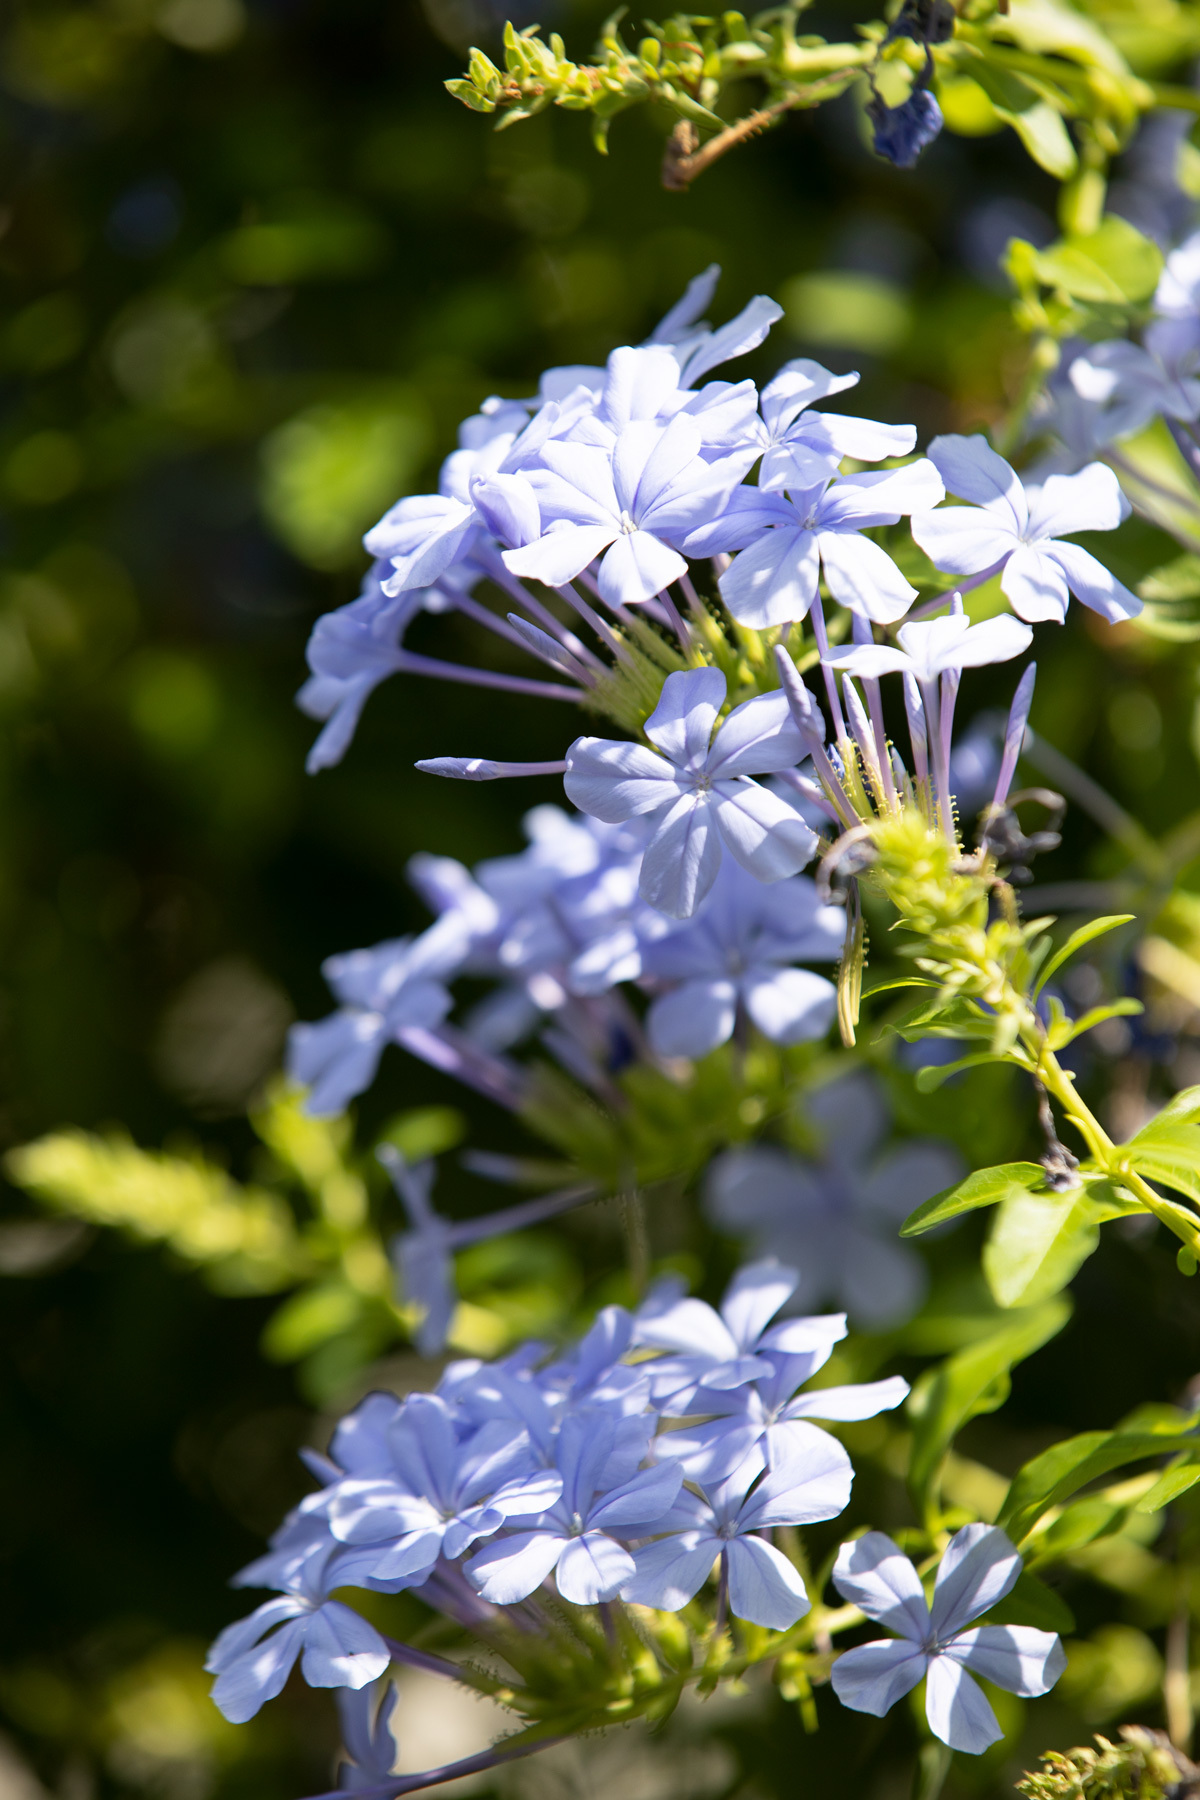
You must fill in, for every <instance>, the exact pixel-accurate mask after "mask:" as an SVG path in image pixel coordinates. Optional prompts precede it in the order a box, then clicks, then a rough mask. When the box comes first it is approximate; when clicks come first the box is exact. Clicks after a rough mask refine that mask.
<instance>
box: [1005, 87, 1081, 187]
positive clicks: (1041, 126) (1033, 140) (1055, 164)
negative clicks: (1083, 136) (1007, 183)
mask: <svg viewBox="0 0 1200 1800" xmlns="http://www.w3.org/2000/svg"><path fill="white" fill-rule="evenodd" d="M996 110H997V112H998V113H999V115H1000V117H1001V118H1002V119H1005V120H1006V122H1007V123H1008V124H1009V125H1011V126H1012V128H1013V130H1014V131H1015V132H1016V134H1017V136H1018V137H1019V138H1020V140H1021V142H1022V144H1023V145H1024V146H1025V149H1026V151H1027V153H1028V154H1029V155H1030V156H1031V157H1032V158H1033V160H1034V162H1035V163H1037V165H1038V167H1039V168H1041V169H1045V171H1046V173H1047V174H1048V175H1053V176H1054V179H1055V180H1056V181H1066V180H1068V179H1069V177H1070V176H1072V175H1074V173H1075V171H1076V169H1077V168H1078V167H1079V159H1078V157H1077V156H1076V154H1075V146H1074V144H1073V143H1072V142H1071V134H1070V133H1069V132H1068V130H1067V128H1066V126H1065V125H1064V124H1063V122H1062V118H1061V116H1060V115H1059V114H1058V113H1057V112H1055V110H1054V108H1053V107H1052V106H1051V105H1050V103H1049V101H1048V100H1041V101H1039V102H1038V104H1037V105H1036V106H1031V107H1028V108H1027V109H1026V110H1025V111H1024V112H1014V113H1010V112H1008V111H1006V109H1004V108H1002V107H997V109H996Z"/></svg>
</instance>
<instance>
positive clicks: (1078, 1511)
mask: <svg viewBox="0 0 1200 1800" xmlns="http://www.w3.org/2000/svg"><path fill="white" fill-rule="evenodd" d="M1128 1517H1129V1507H1128V1506H1124V1505H1121V1504H1120V1502H1118V1501H1116V1500H1107V1499H1106V1498H1105V1497H1104V1495H1103V1494H1089V1495H1088V1496H1087V1497H1086V1499H1083V1500H1076V1501H1074V1502H1073V1503H1072V1505H1070V1506H1067V1507H1064V1509H1063V1511H1062V1512H1061V1513H1060V1514H1059V1516H1058V1518H1057V1519H1054V1520H1052V1521H1051V1523H1050V1524H1049V1525H1047V1526H1046V1528H1045V1530H1044V1531H1039V1532H1037V1533H1036V1534H1035V1535H1034V1536H1033V1537H1032V1538H1031V1539H1030V1540H1029V1554H1030V1555H1031V1557H1032V1558H1034V1559H1035V1560H1036V1561H1037V1562H1039V1563H1041V1562H1050V1561H1052V1560H1057V1559H1058V1558H1059V1557H1062V1556H1069V1555H1070V1554H1071V1552H1072V1551H1073V1550H1082V1549H1083V1547H1084V1545H1085V1544H1094V1543H1095V1542H1096V1541H1097V1539H1098V1538H1102V1537H1111V1536H1112V1534H1113V1533H1114V1532H1117V1531H1120V1529H1121V1527H1122V1526H1123V1525H1124V1524H1125V1522H1126V1520H1127V1519H1128Z"/></svg>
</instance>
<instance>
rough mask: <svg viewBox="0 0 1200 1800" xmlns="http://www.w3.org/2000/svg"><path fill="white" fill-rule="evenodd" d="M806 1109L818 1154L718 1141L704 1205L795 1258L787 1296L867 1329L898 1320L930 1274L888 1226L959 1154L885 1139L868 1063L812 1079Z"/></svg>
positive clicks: (933, 1187)
mask: <svg viewBox="0 0 1200 1800" xmlns="http://www.w3.org/2000/svg"><path fill="white" fill-rule="evenodd" d="M805 1113H806V1117H807V1120H808V1122H809V1123H811V1124H812V1125H813V1126H815V1127H816V1129H817V1131H818V1132H819V1133H820V1139H821V1145H820V1150H819V1152H818V1153H817V1154H816V1155H815V1156H805V1157H803V1158H801V1157H799V1156H796V1155H794V1154H793V1153H792V1152H791V1151H789V1150H785V1149H783V1148H782V1147H781V1146H779V1145H776V1144H746V1145H739V1146H737V1147H736V1148H735V1149H732V1150H726V1151H725V1152H723V1154H722V1155H721V1156H719V1157H718V1158H717V1159H716V1161H715V1162H714V1163H713V1165H712V1167H711V1168H710V1170H709V1172H708V1177H707V1180H706V1184H705V1196H704V1200H705V1210H706V1211H707V1213H708V1216H709V1218H710V1219H712V1221H713V1223H714V1224H716V1225H719V1226H720V1227H721V1229H722V1230H723V1231H727V1232H729V1233H730V1235H731V1236H734V1237H737V1238H741V1239H745V1240H748V1241H749V1243H750V1245H751V1246H752V1248H753V1249H754V1250H755V1251H757V1252H758V1253H759V1254H768V1253H769V1254H772V1255H775V1256H778V1257H781V1258H782V1259H783V1261H784V1262H786V1263H794V1264H795V1266H796V1268H797V1271H798V1276H799V1279H798V1281H797V1285H796V1290H795V1293H794V1294H793V1296H792V1301H791V1305H792V1306H795V1307H797V1308H800V1309H807V1308H809V1307H812V1306H814V1305H816V1304H818V1303H819V1302H821V1301H824V1300H833V1301H836V1302H838V1303H840V1304H841V1305H843V1306H844V1307H845V1308H846V1311H847V1313H848V1314H849V1316H850V1318H851V1320H852V1321H853V1323H854V1324H855V1325H857V1326H860V1327H863V1328H865V1329H866V1330H872V1329H874V1330H883V1329H886V1328H887V1327H888V1326H894V1325H898V1324H901V1323H903V1321H904V1320H905V1319H908V1318H911V1316H912V1314H913V1313H914V1312H915V1311H916V1310H917V1307H918V1306H919V1305H920V1303H921V1300H922V1298H923V1296H924V1293H925V1289H926V1286H927V1285H928V1274H927V1271H926V1268H925V1264H924V1262H923V1261H922V1259H921V1256H920V1255H919V1253H918V1252H917V1251H916V1250H915V1249H913V1248H912V1246H911V1245H909V1244H904V1243H900V1242H899V1241H898V1240H897V1237H896V1229H897V1227H898V1226H899V1225H900V1223H901V1221H902V1220H903V1219H905V1218H906V1217H907V1216H908V1214H909V1213H910V1212H913V1211H915V1209H916V1208H917V1207H918V1206H920V1204H921V1203H922V1201H924V1200H928V1199H929V1197H930V1195H931V1194H936V1193H939V1192H940V1191H941V1190H942V1189H943V1188H948V1187H950V1186H952V1185H953V1183H954V1182H956V1181H958V1180H960V1179H961V1178H962V1175H963V1174H964V1172H965V1171H964V1168H963V1164H962V1159H961V1157H959V1156H958V1154H957V1153H956V1152H955V1151H953V1150H951V1149H950V1148H949V1146H948V1145H945V1144H939V1143H935V1142H933V1141H930V1140H926V1139H912V1140H910V1141H908V1142H905V1143H900V1144H896V1145H894V1146H893V1147H891V1148H890V1149H887V1148H885V1139H886V1134H887V1129H888V1110H887V1104H886V1101H885V1099H884V1095H883V1091H882V1089H881V1087H880V1084H879V1082H878V1081H877V1080H876V1079H875V1078H874V1077H873V1076H872V1075H871V1074H869V1073H868V1072H867V1071H866V1070H862V1071H856V1072H855V1073H854V1074H853V1075H847V1076H844V1077H843V1078H842V1079H841V1080H840V1081H831V1082H829V1083H828V1084H827V1085H826V1086H825V1087H821V1088H818V1089H817V1091H816V1093H814V1094H812V1095H811V1096H809V1097H808V1098H807V1100H806V1106H805Z"/></svg>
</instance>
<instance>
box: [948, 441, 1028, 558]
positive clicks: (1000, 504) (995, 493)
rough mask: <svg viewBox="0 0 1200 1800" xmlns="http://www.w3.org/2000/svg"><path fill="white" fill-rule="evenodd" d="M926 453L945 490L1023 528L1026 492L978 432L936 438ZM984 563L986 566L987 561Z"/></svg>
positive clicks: (1026, 519) (1025, 519)
mask: <svg viewBox="0 0 1200 1800" xmlns="http://www.w3.org/2000/svg"><path fill="white" fill-rule="evenodd" d="M927 454H928V456H929V460H930V462H932V463H933V464H934V466H935V468H936V469H937V471H938V474H939V475H940V476H941V478H942V480H943V481H944V482H945V484H946V491H947V493H950V494H957V496H958V498H959V499H960V500H970V501H971V502H972V503H973V504H974V505H975V506H986V507H987V508H988V510H989V511H991V512H993V513H994V514H995V516H996V518H997V520H999V521H1002V522H1003V523H1004V524H1005V525H1006V526H1011V528H1012V530H1013V532H1014V533H1016V534H1017V535H1020V533H1021V532H1023V531H1024V529H1025V526H1026V524H1027V522H1028V518H1029V512H1028V508H1027V506H1026V502H1025V491H1024V489H1023V488H1022V486H1021V482H1020V479H1019V477H1018V476H1017V475H1016V473H1015V472H1014V470H1013V469H1012V468H1011V467H1010V466H1009V464H1008V463H1006V462H1005V460H1004V458H1003V457H1002V456H998V455H997V454H996V452H995V451H994V450H993V449H992V447H991V445H990V444H989V443H988V442H987V440H986V438H984V437H982V436H981V435H980V434H979V433H978V432H976V433H975V435H974V436H973V437H959V436H957V435H954V434H950V435H948V436H945V437H935V438H934V440H933V442H932V443H931V444H930V446H929V450H928V452H927ZM983 566H984V567H985V568H986V567H987V565H986V563H985V564H984V565H983Z"/></svg>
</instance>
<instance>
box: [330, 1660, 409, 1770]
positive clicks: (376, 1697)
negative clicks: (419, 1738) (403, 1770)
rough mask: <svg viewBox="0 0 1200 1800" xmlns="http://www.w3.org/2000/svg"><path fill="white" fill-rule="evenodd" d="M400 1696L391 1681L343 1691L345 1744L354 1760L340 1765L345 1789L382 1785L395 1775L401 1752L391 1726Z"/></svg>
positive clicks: (341, 1707) (340, 1707) (340, 1713)
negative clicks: (397, 1759)
mask: <svg viewBox="0 0 1200 1800" xmlns="http://www.w3.org/2000/svg"><path fill="white" fill-rule="evenodd" d="M398 1698H399V1695H398V1694H397V1692H396V1688H395V1684H394V1683H393V1682H390V1681H389V1682H383V1681H380V1682H378V1683H375V1684H373V1685H372V1686H370V1687H364V1688H357V1689H356V1688H343V1689H341V1691H340V1692H339V1694H338V1696H337V1709H338V1719H339V1721H340V1724H341V1728H342V1747H343V1749H344V1750H345V1751H346V1754H347V1756H348V1757H349V1758H350V1759H351V1760H350V1761H348V1762H344V1763H341V1764H340V1765H339V1767H338V1772H337V1784H338V1787H339V1788H341V1789H342V1790H343V1791H349V1792H352V1793H353V1792H356V1791H357V1790H358V1789H359V1788H374V1787H379V1786H381V1785H382V1784H383V1783H384V1782H386V1781H387V1779H388V1777H389V1776H390V1775H391V1773H392V1771H393V1769H394V1768H395V1766H396V1758H397V1756H398V1755H399V1746H398V1744H397V1743H396V1740H395V1738H394V1737H393V1736H392V1727H391V1721H392V1715H393V1713H394V1712H395V1710H396V1702H397V1700H398Z"/></svg>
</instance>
